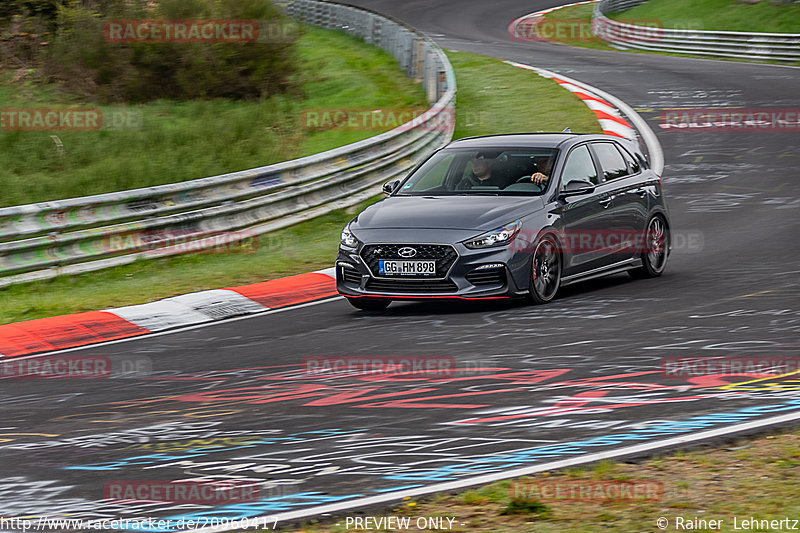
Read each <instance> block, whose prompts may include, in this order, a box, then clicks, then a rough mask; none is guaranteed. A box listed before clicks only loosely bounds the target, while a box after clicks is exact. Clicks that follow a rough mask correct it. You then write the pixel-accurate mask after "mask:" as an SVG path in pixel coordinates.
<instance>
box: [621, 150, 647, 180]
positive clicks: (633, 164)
mask: <svg viewBox="0 0 800 533" xmlns="http://www.w3.org/2000/svg"><path fill="white" fill-rule="evenodd" d="M620 152H622V157H624V158H625V161H627V163H628V168H630V169H631V174H638V173H639V171H640V170H642V166H641V165H640V164H639V160H638V159H636V158H635V157H633V156H632V155H631V154H629V153H628V151H627V150H625V148H624V147H623V148H621V149H620Z"/></svg>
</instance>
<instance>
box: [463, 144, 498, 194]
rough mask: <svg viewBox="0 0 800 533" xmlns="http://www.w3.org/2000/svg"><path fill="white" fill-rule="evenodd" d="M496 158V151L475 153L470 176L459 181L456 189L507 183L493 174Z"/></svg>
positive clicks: (496, 185)
mask: <svg viewBox="0 0 800 533" xmlns="http://www.w3.org/2000/svg"><path fill="white" fill-rule="evenodd" d="M496 160H497V154H496V153H492V152H478V153H477V154H475V157H473V158H472V173H471V174H470V175H469V176H465V177H464V179H462V180H461V181H460V182H459V183H458V186H457V187H456V189H458V190H464V189H471V188H472V187H475V186H480V187H483V186H495V187H503V186H504V185H505V184H504V183H501V182H500V180H499V179H497V178H496V177H495V176H493V175H492V167H493V166H494V163H495V161H496Z"/></svg>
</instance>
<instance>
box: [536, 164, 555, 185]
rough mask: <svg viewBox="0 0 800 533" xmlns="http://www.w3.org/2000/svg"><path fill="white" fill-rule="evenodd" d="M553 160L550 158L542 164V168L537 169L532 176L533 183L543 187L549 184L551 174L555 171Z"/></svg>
mask: <svg viewBox="0 0 800 533" xmlns="http://www.w3.org/2000/svg"><path fill="white" fill-rule="evenodd" d="M553 159H554V158H552V157H548V158H547V159H545V160H544V161H543V162H542V165H541V168H537V171H536V172H534V173H533V174H532V175H531V181H532V182H534V183H535V184H536V185H541V186H544V185H545V184H546V183H547V180H549V179H550V172H551V171H552V170H553ZM537 167H538V165H537Z"/></svg>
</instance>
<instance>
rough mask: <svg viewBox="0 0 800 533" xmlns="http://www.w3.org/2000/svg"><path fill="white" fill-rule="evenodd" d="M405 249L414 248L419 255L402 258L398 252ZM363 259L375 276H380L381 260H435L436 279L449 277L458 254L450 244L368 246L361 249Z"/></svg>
mask: <svg viewBox="0 0 800 533" xmlns="http://www.w3.org/2000/svg"><path fill="white" fill-rule="evenodd" d="M405 247H411V248H414V249H415V250H416V251H417V254H416V255H415V256H414V257H413V258H406V257H401V256H400V255H399V254H398V253H397V251H398V250H399V249H400V248H405ZM361 258H362V259H363V260H364V262H365V263H366V265H367V267H369V269H370V271H371V272H372V274H373V275H375V276H379V275H380V274H378V260H380V259H399V260H401V261H402V260H406V259H410V260H418V259H419V260H421V259H428V260H430V259H433V260H435V261H436V276H435V277H437V278H443V277H445V276H447V272H448V271H449V270H450V267H451V266H453V263H455V261H456V259H457V258H458V254H457V253H456V250H455V248H453V247H452V246H450V245H449V244H368V245H366V246H364V248H362V249H361ZM384 277H385V276H384ZM392 279H396V278H392Z"/></svg>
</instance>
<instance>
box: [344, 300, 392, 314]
mask: <svg viewBox="0 0 800 533" xmlns="http://www.w3.org/2000/svg"><path fill="white" fill-rule="evenodd" d="M347 301H348V302H350V305H352V306H353V307H355V308H356V309H361V310H362V311H383V310H384V309H386V308H387V307H389V304H390V303H392V301H391V300H389V299H388V298H347Z"/></svg>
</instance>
